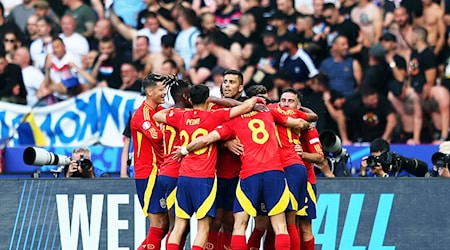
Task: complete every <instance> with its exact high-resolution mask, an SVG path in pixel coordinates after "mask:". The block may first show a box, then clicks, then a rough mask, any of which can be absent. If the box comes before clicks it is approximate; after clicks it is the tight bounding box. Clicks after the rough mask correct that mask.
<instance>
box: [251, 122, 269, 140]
mask: <svg viewBox="0 0 450 250" xmlns="http://www.w3.org/2000/svg"><path fill="white" fill-rule="evenodd" d="M247 126H248V128H249V129H250V131H252V140H253V141H254V142H255V143H258V144H264V143H266V141H267V140H268V139H269V132H267V130H266V126H265V125H264V122H263V121H262V120H260V119H252V120H250V122H249V123H248V125H247Z"/></svg>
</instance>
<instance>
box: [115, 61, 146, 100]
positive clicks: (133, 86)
mask: <svg viewBox="0 0 450 250" xmlns="http://www.w3.org/2000/svg"><path fill="white" fill-rule="evenodd" d="M120 78H121V79H122V85H121V86H120V87H119V89H120V90H127V91H134V92H138V93H140V92H141V88H142V81H141V80H140V79H139V78H138V71H137V70H136V68H135V67H134V65H133V64H131V63H124V64H122V66H120Z"/></svg>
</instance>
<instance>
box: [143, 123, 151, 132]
mask: <svg viewBox="0 0 450 250" xmlns="http://www.w3.org/2000/svg"><path fill="white" fill-rule="evenodd" d="M151 126H152V124H151V123H150V122H149V121H144V122H143V123H142V128H143V129H144V130H147V129H149V128H151Z"/></svg>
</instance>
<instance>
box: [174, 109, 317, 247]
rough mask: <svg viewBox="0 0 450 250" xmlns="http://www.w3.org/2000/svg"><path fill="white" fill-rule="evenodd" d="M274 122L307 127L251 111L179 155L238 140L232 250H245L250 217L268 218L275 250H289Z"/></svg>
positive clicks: (283, 182) (286, 197)
mask: <svg viewBox="0 0 450 250" xmlns="http://www.w3.org/2000/svg"><path fill="white" fill-rule="evenodd" d="M274 120H275V121H277V122H278V123H281V124H285V125H286V126H288V127H296V128H299V129H300V128H304V127H307V126H309V124H308V123H307V122H306V121H304V120H302V119H293V118H291V117H286V116H282V115H277V113H272V112H264V111H261V112H260V111H252V112H249V113H246V114H243V115H241V116H238V117H237V118H235V119H232V120H231V121H229V122H226V123H224V124H222V125H221V126H219V127H217V128H216V129H215V130H214V131H212V132H211V133H209V134H208V135H207V136H203V137H200V138H197V139H196V140H195V141H193V142H192V143H190V144H189V145H187V146H186V147H185V148H182V150H181V151H185V152H186V151H187V152H190V151H193V150H196V149H198V148H202V147H204V146H205V145H210V144H211V143H213V142H216V141H218V140H221V139H228V138H230V137H231V138H233V137H236V138H239V140H240V141H241V143H242V144H243V147H244V149H245V150H244V152H243V154H242V155H241V161H242V168H241V172H240V181H239V183H238V187H237V190H236V200H235V202H234V208H233V211H234V213H235V214H234V218H235V222H234V229H233V236H232V241H231V248H232V249H236V250H241V249H242V250H243V249H245V250H247V248H248V247H247V243H246V238H245V230H246V227H247V224H248V220H249V217H250V216H254V217H255V216H256V215H261V214H268V215H269V217H270V221H271V224H272V226H273V228H274V231H275V234H276V240H275V245H276V246H275V247H276V249H282V250H287V249H289V248H290V239H289V235H288V231H287V227H286V218H285V213H284V212H285V210H286V208H287V207H288V205H289V202H290V198H289V189H288V186H287V184H286V179H285V177H284V173H283V168H282V166H281V161H280V156H279V154H278V143H277V138H276V136H275V125H274Z"/></svg>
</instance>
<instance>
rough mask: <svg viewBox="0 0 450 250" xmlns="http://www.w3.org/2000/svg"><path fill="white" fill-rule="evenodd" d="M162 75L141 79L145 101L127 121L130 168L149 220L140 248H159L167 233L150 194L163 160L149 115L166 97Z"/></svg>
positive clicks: (159, 138) (155, 125) (158, 136)
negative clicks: (131, 148) (128, 127)
mask: <svg viewBox="0 0 450 250" xmlns="http://www.w3.org/2000/svg"><path fill="white" fill-rule="evenodd" d="M165 80H167V78H166V77H164V76H160V75H156V74H150V75H148V76H147V77H145V78H144V80H143V81H142V86H143V88H144V91H145V100H144V102H143V103H142V105H141V106H140V107H139V108H138V109H137V110H136V112H135V113H134V115H133V117H132V118H131V121H130V126H131V136H132V138H133V147H134V169H135V170H134V171H135V182H136V193H137V195H138V197H139V202H140V203H141V206H142V210H143V212H144V215H145V216H146V217H148V218H149V220H150V229H149V230H148V234H147V237H146V239H145V240H144V241H143V242H142V244H141V246H140V249H146V248H152V249H160V248H161V240H162V238H164V235H165V234H166V232H167V226H168V221H167V219H166V214H165V213H159V212H157V211H158V210H157V208H156V209H155V207H153V205H154V204H151V203H150V197H151V194H152V192H153V188H154V185H155V181H156V175H157V172H158V167H159V166H160V165H161V163H162V161H163V141H162V139H163V135H162V132H161V130H160V128H159V124H158V123H157V122H156V121H155V120H154V119H153V115H154V114H155V113H156V112H157V111H158V110H161V109H162V108H161V107H160V105H161V104H163V103H164V97H165V96H166V88H165V86H164V81H165Z"/></svg>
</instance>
